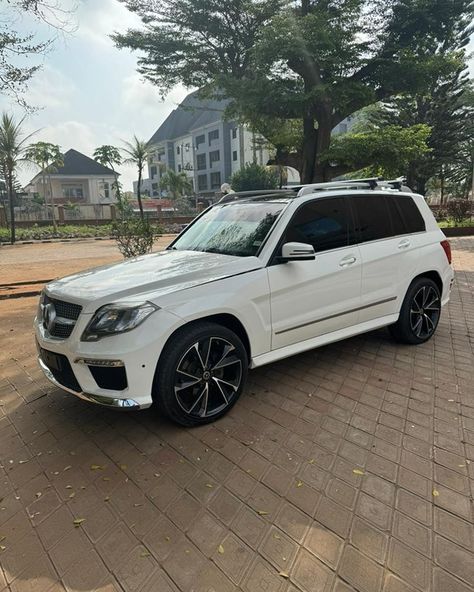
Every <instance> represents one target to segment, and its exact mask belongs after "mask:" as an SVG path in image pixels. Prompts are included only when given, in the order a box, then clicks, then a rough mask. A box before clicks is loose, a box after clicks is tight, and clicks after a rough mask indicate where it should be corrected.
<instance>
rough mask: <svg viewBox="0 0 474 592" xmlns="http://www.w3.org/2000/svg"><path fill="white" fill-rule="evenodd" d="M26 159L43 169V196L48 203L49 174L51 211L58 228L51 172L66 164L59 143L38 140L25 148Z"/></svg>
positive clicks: (54, 226) (54, 223)
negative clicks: (47, 186)
mask: <svg viewBox="0 0 474 592" xmlns="http://www.w3.org/2000/svg"><path fill="white" fill-rule="evenodd" d="M25 159H26V160H29V161H30V162H33V163H34V164H36V165H37V166H38V167H39V168H40V169H41V177H42V181H43V198H44V202H45V204H46V205H47V204H48V200H47V196H46V175H47V176H48V185H49V192H50V194H51V212H52V217H53V228H54V230H56V228H57V225H56V216H55V212H54V199H53V189H52V184H51V173H52V172H54V171H55V170H56V169H57V168H58V167H61V166H63V165H64V157H63V154H62V153H61V149H60V147H59V146H58V145H57V144H51V143H50V142H36V143H35V144H30V145H29V146H28V148H27V149H26V150H25Z"/></svg>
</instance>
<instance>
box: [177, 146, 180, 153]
mask: <svg viewBox="0 0 474 592" xmlns="http://www.w3.org/2000/svg"><path fill="white" fill-rule="evenodd" d="M176 154H181V149H180V147H179V146H176Z"/></svg>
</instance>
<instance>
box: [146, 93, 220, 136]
mask: <svg viewBox="0 0 474 592" xmlns="http://www.w3.org/2000/svg"><path fill="white" fill-rule="evenodd" d="M198 92H199V91H194V92H192V93H190V94H189V95H188V96H187V97H186V98H185V99H184V101H183V102H182V103H181V104H180V105H178V107H176V109H174V110H173V111H172V112H171V113H170V114H169V115H168V117H167V118H166V119H165V121H164V122H163V123H162V124H161V125H160V127H159V128H158V129H157V130H156V132H155V133H154V134H153V136H152V137H151V138H150V140H149V143H150V144H158V143H159V142H163V141H165V140H174V139H175V138H180V137H182V136H185V135H186V134H188V133H190V132H191V131H192V130H195V129H198V128H200V127H203V126H205V125H209V124H211V123H215V122H217V121H220V120H221V119H222V115H223V112H224V110H225V108H226V107H227V105H228V104H229V101H228V100H227V99H223V100H216V99H200V98H198Z"/></svg>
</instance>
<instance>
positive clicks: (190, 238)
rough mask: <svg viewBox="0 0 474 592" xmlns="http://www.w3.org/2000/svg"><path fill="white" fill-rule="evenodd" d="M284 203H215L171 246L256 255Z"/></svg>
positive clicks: (209, 251)
mask: <svg viewBox="0 0 474 592" xmlns="http://www.w3.org/2000/svg"><path fill="white" fill-rule="evenodd" d="M285 205H286V204H285V203H282V202H278V203H275V202H259V203H248V202H247V203H241V204H236V203H233V204H223V205H218V206H214V207H213V208H211V209H210V210H209V211H207V212H206V213H205V214H204V215H203V216H201V218H199V220H197V221H196V222H195V223H194V224H193V225H192V226H190V227H189V229H188V230H186V232H185V233H184V234H183V236H181V237H180V238H178V240H177V241H176V242H175V243H174V245H173V246H172V247H171V248H172V249H176V250H178V251H204V252H206V253H222V254H224V255H237V256H239V257H250V256H252V255H256V254H257V252H258V250H259V248H260V246H261V245H262V243H263V241H264V240H265V237H266V236H267V234H268V233H269V232H270V229H271V228H272V226H273V224H274V223H275V220H276V219H277V217H278V215H279V214H280V212H281V211H282V210H283V208H284V207H285Z"/></svg>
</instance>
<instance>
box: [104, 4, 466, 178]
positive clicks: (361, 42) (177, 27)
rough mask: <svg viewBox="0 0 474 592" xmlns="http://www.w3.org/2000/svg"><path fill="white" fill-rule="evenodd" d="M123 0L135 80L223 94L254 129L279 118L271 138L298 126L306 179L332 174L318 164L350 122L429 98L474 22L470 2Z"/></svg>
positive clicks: (122, 42) (122, 43) (120, 38)
mask: <svg viewBox="0 0 474 592" xmlns="http://www.w3.org/2000/svg"><path fill="white" fill-rule="evenodd" d="M121 2H122V3H123V4H125V6H127V8H128V9H129V10H131V11H132V12H134V13H135V14H137V15H138V16H139V17H140V18H141V20H142V23H143V25H142V27H141V28H140V29H129V30H128V31H127V32H126V33H123V34H115V35H114V36H113V39H114V40H115V42H116V44H117V46H118V47H126V48H130V49H132V50H136V51H138V52H139V58H138V69H139V72H140V73H141V74H142V75H143V76H144V77H145V78H147V79H148V80H150V81H151V82H153V83H155V84H156V85H157V86H158V87H159V88H160V90H161V91H162V93H163V94H166V93H167V92H169V91H170V90H171V89H172V88H173V87H174V86H175V85H177V84H184V85H185V86H187V87H197V88H200V89H202V90H201V94H207V95H214V96H225V97H228V98H229V99H230V100H231V104H230V106H229V112H233V113H237V114H239V115H240V117H241V118H242V119H243V120H244V121H249V122H250V124H251V125H252V126H253V127H256V126H257V125H258V121H259V118H263V119H265V118H269V119H274V120H275V122H276V123H275V124H271V125H268V124H266V125H265V126H263V127H266V128H267V129H268V130H269V136H270V137H268V139H269V141H272V139H271V138H273V140H275V141H276V140H277V138H276V137H277V136H278V133H275V130H277V129H278V127H279V124H278V122H279V121H280V120H283V121H285V122H286V121H295V120H296V121H299V127H300V129H301V130H302V136H303V141H302V143H301V146H300V147H299V149H297V156H298V162H299V169H300V171H301V172H302V176H303V181H305V182H309V181H312V180H325V179H326V177H327V176H328V175H329V174H330V172H331V168H330V167H329V166H328V164H327V162H325V161H324V162H323V161H322V160H321V156H322V154H323V153H325V152H326V151H327V150H328V148H329V146H330V142H331V130H332V129H333V128H334V127H335V126H336V125H337V124H338V123H339V122H340V121H342V120H343V119H344V118H345V117H346V116H348V115H350V114H352V113H354V112H355V111H357V110H360V109H361V108H363V107H364V106H367V105H370V104H372V103H375V102H377V101H381V100H384V99H387V98H389V97H392V96H395V95H398V94H400V93H403V92H411V93H413V92H418V91H421V90H423V89H424V88H425V87H426V84H427V81H428V80H429V79H430V77H431V75H432V73H433V72H435V71H438V70H440V69H442V68H444V67H445V66H446V64H447V63H448V64H449V63H450V62H451V61H452V53H453V52H455V51H457V52H458V53H459V57H460V59H461V61H462V62H464V61H465V52H466V50H465V46H466V44H467V41H468V37H469V27H470V24H471V20H472V2H471V0H344V1H323V0H317V1H316V0H315V1H311V2H310V1H309V0H300V1H295V2H285V1H284V0H229V1H226V2H222V1H221V0H169V1H167V2H141V1H140V0H121ZM281 127H282V129H283V126H281ZM282 136H287V134H286V133H283V134H282ZM287 140H288V138H287V139H286V140H285V141H287ZM279 142H281V140H279ZM289 143H292V144H295V142H294V140H293V139H291V140H290V141H289ZM275 145H278V144H275ZM280 152H281V153H283V152H287V153H289V152H291V149H290V148H289V147H286V148H285V149H283V148H282V147H281V145H280ZM288 164H294V163H290V162H289V163H288Z"/></svg>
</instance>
